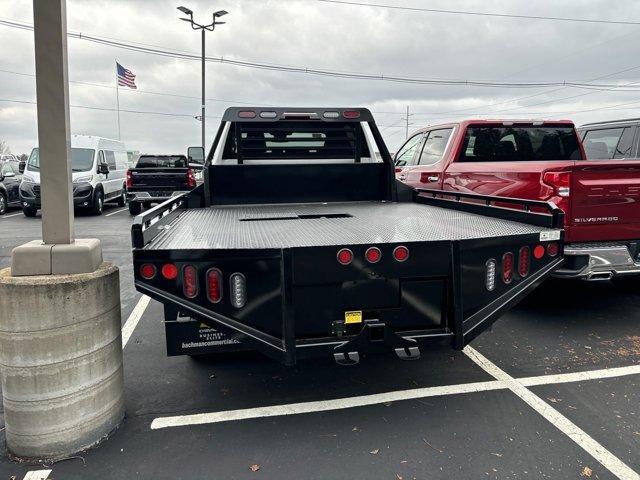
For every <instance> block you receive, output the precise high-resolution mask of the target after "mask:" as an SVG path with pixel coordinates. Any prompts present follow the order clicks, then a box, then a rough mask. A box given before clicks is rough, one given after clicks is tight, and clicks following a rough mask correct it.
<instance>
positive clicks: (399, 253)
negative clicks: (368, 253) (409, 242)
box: [393, 245, 409, 262]
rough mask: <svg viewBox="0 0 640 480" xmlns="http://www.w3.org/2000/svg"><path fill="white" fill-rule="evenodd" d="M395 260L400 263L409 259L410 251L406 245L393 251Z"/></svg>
mask: <svg viewBox="0 0 640 480" xmlns="http://www.w3.org/2000/svg"><path fill="white" fill-rule="evenodd" d="M393 258H395V259H396V261H398V262H404V261H405V260H406V259H407V258H409V249H408V248H407V247H405V246H404V245H399V246H397V247H396V248H394V249H393Z"/></svg>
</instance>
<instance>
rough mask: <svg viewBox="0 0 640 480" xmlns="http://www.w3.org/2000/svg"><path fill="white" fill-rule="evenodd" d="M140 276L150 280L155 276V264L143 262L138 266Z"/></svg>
mask: <svg viewBox="0 0 640 480" xmlns="http://www.w3.org/2000/svg"><path fill="white" fill-rule="evenodd" d="M140 276H141V277H142V278H144V279H145V280H151V279H152V278H153V277H155V276H156V266H155V265H152V264H151V263H143V264H142V266H141V267H140Z"/></svg>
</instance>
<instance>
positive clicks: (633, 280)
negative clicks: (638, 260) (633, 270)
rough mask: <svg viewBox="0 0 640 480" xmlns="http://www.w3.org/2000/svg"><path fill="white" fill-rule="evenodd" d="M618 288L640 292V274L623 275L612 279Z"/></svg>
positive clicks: (630, 291)
mask: <svg viewBox="0 0 640 480" xmlns="http://www.w3.org/2000/svg"><path fill="white" fill-rule="evenodd" d="M611 283H613V284H614V285H615V286H616V287H617V288H619V289H620V290H622V291H624V292H629V293H640V275H629V276H627V275H621V276H616V277H613V278H612V279H611Z"/></svg>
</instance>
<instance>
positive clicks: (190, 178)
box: [187, 168, 196, 188]
mask: <svg viewBox="0 0 640 480" xmlns="http://www.w3.org/2000/svg"><path fill="white" fill-rule="evenodd" d="M195 186H196V176H195V175H194V173H193V169H191V168H190V169H188V170H187V187H189V188H195Z"/></svg>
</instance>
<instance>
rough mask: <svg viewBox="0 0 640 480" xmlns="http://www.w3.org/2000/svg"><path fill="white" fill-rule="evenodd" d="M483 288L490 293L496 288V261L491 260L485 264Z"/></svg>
mask: <svg viewBox="0 0 640 480" xmlns="http://www.w3.org/2000/svg"><path fill="white" fill-rule="evenodd" d="M484 282H485V287H487V290H489V291H490V292H492V291H493V290H494V289H495V288H496V261H495V260H494V259H493V258H491V259H489V260H487V263H486V264H485V280H484Z"/></svg>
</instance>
